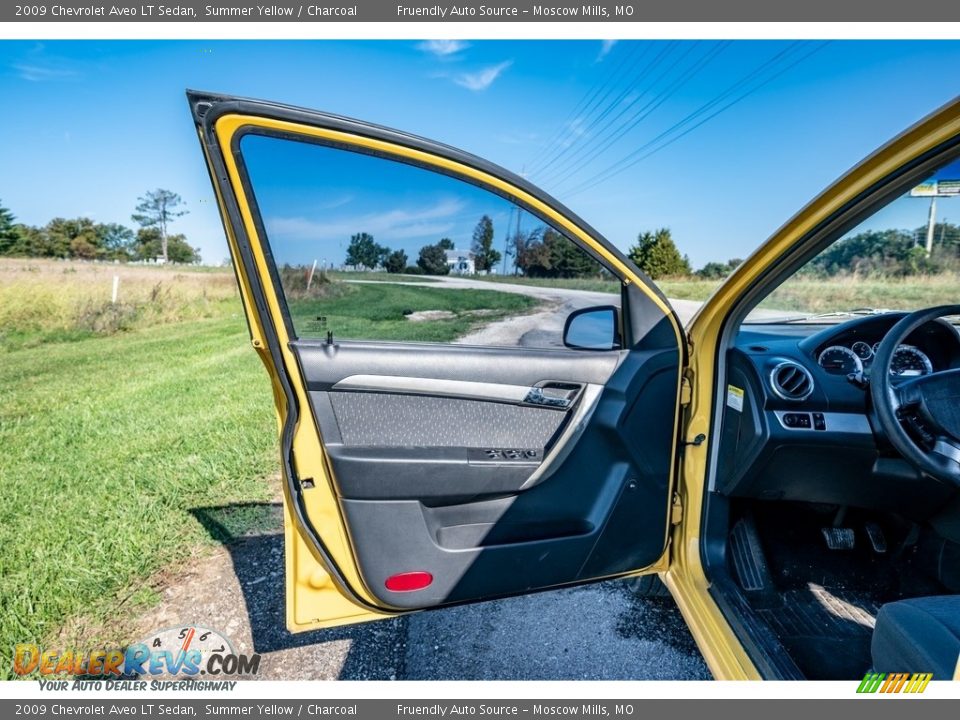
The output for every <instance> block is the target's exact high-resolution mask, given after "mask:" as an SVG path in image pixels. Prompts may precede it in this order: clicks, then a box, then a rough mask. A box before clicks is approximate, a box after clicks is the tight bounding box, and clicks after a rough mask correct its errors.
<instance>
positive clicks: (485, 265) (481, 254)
mask: <svg viewBox="0 0 960 720" xmlns="http://www.w3.org/2000/svg"><path fill="white" fill-rule="evenodd" d="M470 249H471V250H472V251H473V262H474V265H475V266H476V268H477V270H478V271H479V272H490V271H491V270H492V269H493V266H494V265H496V264H497V263H498V262H500V257H501V255H500V253H499V252H497V251H496V250H494V249H493V220H491V219H490V216H489V215H484V216H483V217H482V218H480V222H478V223H477V226H476V227H475V228H474V229H473V244H472V245H471V246H470Z"/></svg>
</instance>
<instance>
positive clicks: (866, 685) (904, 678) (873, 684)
mask: <svg viewBox="0 0 960 720" xmlns="http://www.w3.org/2000/svg"><path fill="white" fill-rule="evenodd" d="M932 679H933V673H889V674H888V673H867V674H866V675H864V676H863V680H862V681H861V682H860V687H858V688H857V692H858V693H922V692H923V691H924V690H926V689H927V684H928V683H929V682H930V680H932Z"/></svg>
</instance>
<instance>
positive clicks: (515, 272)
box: [513, 205, 523, 275]
mask: <svg viewBox="0 0 960 720" xmlns="http://www.w3.org/2000/svg"><path fill="white" fill-rule="evenodd" d="M522 216H523V208H522V207H520V206H519V205H518V206H517V232H516V235H514V237H516V238H519V237H520V218H521V217H522ZM518 269H519V268H518V267H517V263H516V262H514V263H513V274H514V275H516V274H517V270H518Z"/></svg>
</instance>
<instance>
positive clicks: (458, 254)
mask: <svg viewBox="0 0 960 720" xmlns="http://www.w3.org/2000/svg"><path fill="white" fill-rule="evenodd" d="M446 254H447V267H448V268H450V274H451V275H473V274H475V273H476V272H477V266H476V264H475V263H474V261H473V253H472V252H470V251H469V250H447V251H446Z"/></svg>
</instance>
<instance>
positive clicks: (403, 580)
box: [384, 570, 433, 592]
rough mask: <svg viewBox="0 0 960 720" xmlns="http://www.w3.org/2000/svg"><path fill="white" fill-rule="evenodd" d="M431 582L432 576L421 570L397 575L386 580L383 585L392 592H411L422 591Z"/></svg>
mask: <svg viewBox="0 0 960 720" xmlns="http://www.w3.org/2000/svg"><path fill="white" fill-rule="evenodd" d="M432 582H433V575H431V574H430V573H428V572H424V571H423V570H414V571H413V572H405V573H397V574H396V575H391V576H390V577H388V578H387V580H386V582H384V585H386V586H387V590H391V591H393V592H413V591H414V590H423V589H424V588H425V587H427V586H428V585H430V583H432Z"/></svg>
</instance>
